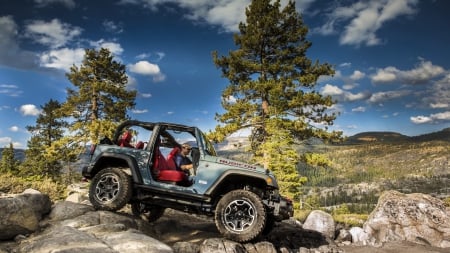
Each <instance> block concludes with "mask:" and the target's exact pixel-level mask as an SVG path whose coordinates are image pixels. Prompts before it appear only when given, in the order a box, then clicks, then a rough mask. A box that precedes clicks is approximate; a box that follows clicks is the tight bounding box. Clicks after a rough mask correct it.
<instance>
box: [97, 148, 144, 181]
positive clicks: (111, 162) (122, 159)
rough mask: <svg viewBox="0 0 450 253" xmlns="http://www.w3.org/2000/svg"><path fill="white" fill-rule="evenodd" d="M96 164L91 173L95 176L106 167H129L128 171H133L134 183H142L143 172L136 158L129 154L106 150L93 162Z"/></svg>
mask: <svg viewBox="0 0 450 253" xmlns="http://www.w3.org/2000/svg"><path fill="white" fill-rule="evenodd" d="M92 163H93V164H95V166H94V167H93V168H92V169H91V172H90V175H91V177H94V176H95V174H97V172H99V171H100V170H101V169H103V168H106V167H121V168H125V167H126V168H129V171H128V172H127V173H129V174H130V173H131V176H132V178H133V182H134V183H138V184H142V177H141V173H140V172H139V166H138V164H137V162H136V160H135V159H134V158H133V157H131V156H128V155H124V154H117V153H109V152H104V153H102V154H101V155H99V156H98V158H97V159H96V160H95V161H93V162H92Z"/></svg>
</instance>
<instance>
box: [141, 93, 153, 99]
mask: <svg viewBox="0 0 450 253" xmlns="http://www.w3.org/2000/svg"><path fill="white" fill-rule="evenodd" d="M140 95H141V97H143V98H151V97H152V94H150V93H140Z"/></svg>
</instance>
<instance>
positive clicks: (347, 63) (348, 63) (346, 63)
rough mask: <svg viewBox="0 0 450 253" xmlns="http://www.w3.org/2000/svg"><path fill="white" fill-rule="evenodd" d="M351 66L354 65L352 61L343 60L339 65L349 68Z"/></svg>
mask: <svg viewBox="0 0 450 253" xmlns="http://www.w3.org/2000/svg"><path fill="white" fill-rule="evenodd" d="M351 66H352V64H351V63H350V62H343V63H341V64H339V67H341V68H349V67H351Z"/></svg>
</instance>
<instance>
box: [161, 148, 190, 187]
mask: <svg viewBox="0 0 450 253" xmlns="http://www.w3.org/2000/svg"><path fill="white" fill-rule="evenodd" d="M172 160H173V159H172ZM153 171H154V174H155V175H156V179H157V180H158V181H164V182H175V183H180V182H183V181H188V177H187V175H186V174H184V173H183V172H182V171H178V170H173V169H170V168H169V166H168V164H167V161H166V159H165V158H164V156H163V155H162V154H161V151H160V150H159V148H156V149H155V156H154V160H153Z"/></svg>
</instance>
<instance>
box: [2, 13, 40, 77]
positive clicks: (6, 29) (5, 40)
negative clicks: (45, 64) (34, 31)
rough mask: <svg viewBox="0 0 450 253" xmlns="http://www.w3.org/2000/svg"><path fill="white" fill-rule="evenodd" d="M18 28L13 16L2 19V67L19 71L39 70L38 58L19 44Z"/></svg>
mask: <svg viewBox="0 0 450 253" xmlns="http://www.w3.org/2000/svg"><path fill="white" fill-rule="evenodd" d="M17 36H18V28H17V24H16V23H15V22H14V20H13V18H12V17H11V16H3V17H0V38H1V39H0V65H2V66H8V67H13V68H19V69H34V68H37V65H36V63H35V62H37V60H36V59H37V56H36V54H34V53H33V52H30V51H26V50H23V49H21V48H20V47H19V43H18V42H17V39H18V38H17Z"/></svg>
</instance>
